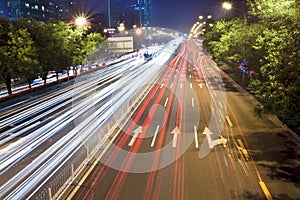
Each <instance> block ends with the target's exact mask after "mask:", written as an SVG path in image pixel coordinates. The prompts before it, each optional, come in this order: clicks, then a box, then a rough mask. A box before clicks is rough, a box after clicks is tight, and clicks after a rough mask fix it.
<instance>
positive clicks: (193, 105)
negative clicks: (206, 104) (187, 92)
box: [192, 97, 195, 107]
mask: <svg viewBox="0 0 300 200" xmlns="http://www.w3.org/2000/svg"><path fill="white" fill-rule="evenodd" d="M192 107H195V103H194V97H192Z"/></svg>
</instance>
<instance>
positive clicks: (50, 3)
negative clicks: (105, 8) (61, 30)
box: [0, 0, 82, 21]
mask: <svg viewBox="0 0 300 200" xmlns="http://www.w3.org/2000/svg"><path fill="white" fill-rule="evenodd" d="M2 1H4V3H5V4H6V5H7V15H6V16H4V17H6V18H8V19H10V20H17V19H19V18H21V17H28V18H34V19H36V20H39V21H47V20H51V19H58V20H63V21H69V20H71V19H72V18H74V17H75V16H76V15H77V16H78V13H79V12H81V10H82V5H81V1H82V0H1V2H2ZM0 12H1V6H0Z"/></svg>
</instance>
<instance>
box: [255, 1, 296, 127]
mask: <svg viewBox="0 0 300 200" xmlns="http://www.w3.org/2000/svg"><path fill="white" fill-rule="evenodd" d="M252 3H253V5H261V7H263V8H264V9H263V10H260V9H257V7H254V6H253V9H252V12H253V13H254V14H256V15H257V16H258V17H259V18H260V19H261V20H260V23H261V24H262V25H263V26H265V27H266V30H265V31H264V32H263V33H262V34H261V36H260V37H259V39H258V40H257V42H256V44H255V48H257V49H258V50H260V51H262V52H265V53H264V54H263V58H262V59H261V73H262V78H261V79H260V80H258V81H256V82H255V86H256V91H257V93H256V96H257V97H258V98H259V99H260V100H261V101H262V103H263V105H264V111H265V112H267V113H272V114H275V115H277V116H279V117H280V118H281V119H283V120H284V121H285V122H286V123H287V124H288V125H290V126H291V127H293V128H295V130H297V131H298V132H299V131H300V126H299V124H300V108H299V106H297V105H298V104H299V101H300V97H299V94H300V69H299V66H298V63H299V60H300V54H299V46H300V42H299V38H300V31H299V30H300V25H299V20H300V17H299V14H298V13H299V11H300V6H299V5H300V3H299V1H276V2H275V1H272V0H257V1H254V2H252Z"/></svg>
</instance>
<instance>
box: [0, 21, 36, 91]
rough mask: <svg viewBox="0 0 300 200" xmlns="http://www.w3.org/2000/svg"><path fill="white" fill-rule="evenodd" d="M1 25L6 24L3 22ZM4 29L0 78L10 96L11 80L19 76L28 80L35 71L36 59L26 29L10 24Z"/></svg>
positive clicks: (34, 50)
mask: <svg viewBox="0 0 300 200" xmlns="http://www.w3.org/2000/svg"><path fill="white" fill-rule="evenodd" d="M3 24H6V22H5V21H3ZM6 28H7V29H6V31H4V32H3V35H4V37H6V39H7V41H6V42H3V44H4V45H1V47H0V49H1V50H0V53H1V77H2V78H3V79H5V83H6V86H7V90H8V94H9V95H12V90H11V79H12V78H19V77H20V76H21V75H23V76H25V77H26V78H28V79H30V77H31V76H32V75H33V74H34V73H35V72H36V71H37V59H36V49H35V48H34V46H33V41H32V40H31V37H30V33H29V32H28V31H27V30H26V29H22V28H20V29H18V28H15V27H14V26H13V23H12V22H9V23H8V26H6Z"/></svg>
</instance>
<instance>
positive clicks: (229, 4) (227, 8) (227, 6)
mask: <svg viewBox="0 0 300 200" xmlns="http://www.w3.org/2000/svg"><path fill="white" fill-rule="evenodd" d="M222 7H223V8H224V9H225V10H231V9H233V6H232V4H231V3H229V2H226V1H225V2H223V4H222ZM234 9H236V10H238V11H240V12H241V13H243V15H244V27H246V25H247V14H246V13H245V11H243V10H241V9H237V8H234Z"/></svg>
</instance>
